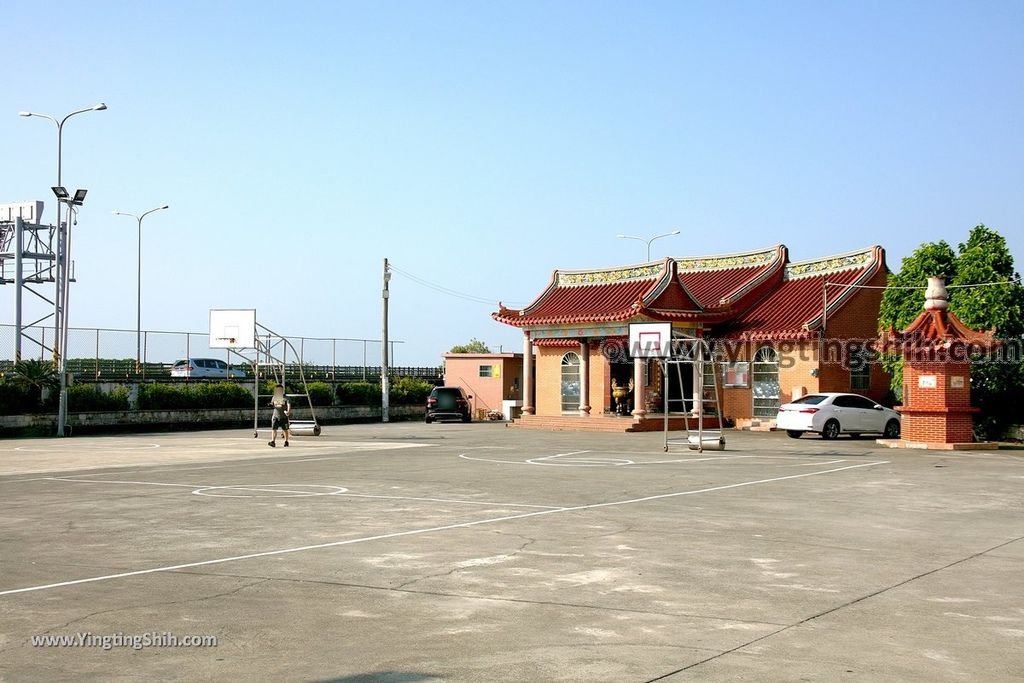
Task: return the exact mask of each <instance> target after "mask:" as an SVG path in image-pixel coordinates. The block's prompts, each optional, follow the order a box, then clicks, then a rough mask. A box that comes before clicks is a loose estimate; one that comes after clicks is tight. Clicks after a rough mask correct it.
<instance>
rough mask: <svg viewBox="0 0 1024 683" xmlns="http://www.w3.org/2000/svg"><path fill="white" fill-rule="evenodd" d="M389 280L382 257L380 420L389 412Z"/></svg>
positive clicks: (389, 273)
mask: <svg viewBox="0 0 1024 683" xmlns="http://www.w3.org/2000/svg"><path fill="white" fill-rule="evenodd" d="M390 280H391V271H390V270H389V269H388V260H387V259H384V289H383V290H382V291H381V301H382V302H383V321H382V329H381V342H380V401H381V403H380V421H381V422H387V421H388V417H389V415H388V413H389V412H390V406H389V405H388V404H389V402H390V397H389V391H390V386H389V382H388V297H389V296H390V292H389V291H388V282H389V281H390Z"/></svg>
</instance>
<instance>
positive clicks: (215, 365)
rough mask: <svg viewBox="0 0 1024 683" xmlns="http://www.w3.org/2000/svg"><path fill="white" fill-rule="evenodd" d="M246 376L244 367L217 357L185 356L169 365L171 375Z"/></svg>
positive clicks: (196, 376) (197, 376)
mask: <svg viewBox="0 0 1024 683" xmlns="http://www.w3.org/2000/svg"><path fill="white" fill-rule="evenodd" d="M246 376H247V373H246V372H245V368H244V367H243V366H241V365H233V366H231V368H230V369H229V368H228V364H227V363H225V362H224V361H222V360H220V359H219V358H187V359H185V360H179V361H176V362H175V363H174V365H173V366H171V377H191V378H193V379H197V378H200V377H212V378H220V379H227V378H229V377H230V378H232V379H236V378H237V379H241V378H244V377H246Z"/></svg>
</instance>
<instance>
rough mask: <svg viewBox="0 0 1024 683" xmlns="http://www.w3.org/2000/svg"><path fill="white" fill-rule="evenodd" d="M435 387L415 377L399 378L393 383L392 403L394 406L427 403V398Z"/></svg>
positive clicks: (391, 391)
mask: <svg viewBox="0 0 1024 683" xmlns="http://www.w3.org/2000/svg"><path fill="white" fill-rule="evenodd" d="M433 389H434V385H433V384H431V383H430V382H427V381H425V380H422V379H416V378H415V377H397V378H395V379H394V380H393V381H392V382H391V386H390V391H389V392H388V393H389V394H390V396H389V398H390V401H389V402H390V403H391V404H392V405H403V406H409V405H420V404H424V403H426V402H427V396H429V395H430V392H431V391H433Z"/></svg>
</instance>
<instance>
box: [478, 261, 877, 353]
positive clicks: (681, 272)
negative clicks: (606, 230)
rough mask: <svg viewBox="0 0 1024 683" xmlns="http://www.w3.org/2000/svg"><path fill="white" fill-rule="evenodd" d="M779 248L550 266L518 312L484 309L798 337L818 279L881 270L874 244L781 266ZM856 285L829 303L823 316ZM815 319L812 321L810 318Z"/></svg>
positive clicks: (561, 319)
mask: <svg viewBox="0 0 1024 683" xmlns="http://www.w3.org/2000/svg"><path fill="white" fill-rule="evenodd" d="M787 262H788V251H787V250H786V247H785V246H783V245H778V246H776V247H772V248H771V249H763V250H760V251H753V252H746V253H742V254H729V255H725V256H710V257H700V258H690V259H665V260H664V261H662V262H660V263H659V262H656V263H649V264H642V265H639V266H630V267H625V268H609V269H604V270H598V271H555V272H554V274H553V277H552V280H551V283H550V284H549V285H548V287H547V288H546V289H545V290H544V291H543V292H542V293H541V294H540V296H538V297H537V299H536V300H535V301H534V302H533V303H532V304H530V305H529V306H527V307H526V308H524V309H522V310H515V309H508V308H505V307H504V306H502V308H501V310H499V311H498V312H496V313H494V314H492V317H493V318H494V319H495V320H497V321H499V322H503V323H506V324H509V325H514V326H516V327H525V328H530V327H537V326H541V327H543V326H555V327H557V326H564V325H574V324H586V323H596V322H624V321H628V320H644V319H655V320H688V321H691V322H696V323H704V324H706V325H716V326H719V327H720V328H721V329H722V331H723V332H725V333H726V334H728V336H730V337H742V338H755V337H757V338H765V339H767V338H791V339H795V338H804V337H807V336H813V335H814V334H816V333H815V332H814V331H813V330H815V329H816V327H817V326H818V325H819V324H820V317H821V306H822V297H821V291H822V283H823V282H824V281H825V278H827V279H828V281H829V282H836V283H840V284H862V283H864V282H867V280H869V279H870V278H871V277H873V276H874V274H875V273H877V272H878V270H879V269H880V268H884V267H885V259H884V253H883V252H882V250H881V248H880V247H874V248H871V249H867V250H863V251H859V252H853V253H850V254H843V255H839V256H833V257H829V258H826V259H817V260H814V261H805V262H800V263H792V264H788V263H787ZM856 291H857V290H855V289H853V288H847V289H845V290H844V291H842V292H841V293H838V294H837V295H836V298H835V299H834V300H832V301H830V304H829V314H830V315H831V314H832V313H833V312H834V311H836V310H838V309H839V308H840V307H842V306H843V305H844V304H845V303H846V301H848V300H849V298H850V297H851V296H853V294H854V293H855V292H856ZM816 321H817V322H816Z"/></svg>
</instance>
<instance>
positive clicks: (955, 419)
mask: <svg viewBox="0 0 1024 683" xmlns="http://www.w3.org/2000/svg"><path fill="white" fill-rule="evenodd" d="M970 374H971V373H970V365H969V364H968V363H922V362H919V361H913V360H908V361H907V362H906V364H905V365H904V368H903V383H904V387H905V390H904V405H903V407H902V408H901V411H900V412H901V413H902V414H903V428H902V429H903V438H904V439H905V440H907V441H925V442H933V443H970V442H972V441H973V440H974V431H973V413H974V412H976V411H975V410H974V409H973V408H971V376H970ZM922 378H924V384H926V385H930V384H931V383H932V382H933V381H934V385H935V386H934V387H932V386H921V384H922ZM954 378H957V379H954ZM954 382H957V383H958V384H959V385H960V386H953V384H954Z"/></svg>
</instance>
